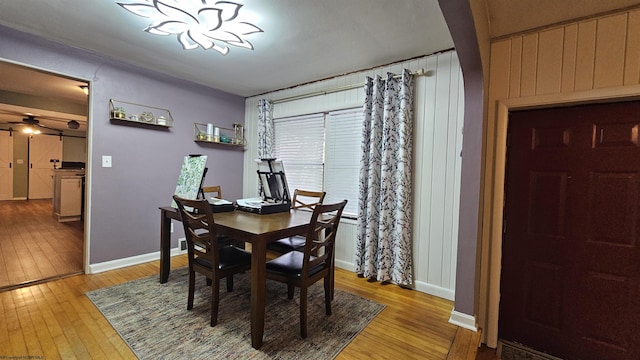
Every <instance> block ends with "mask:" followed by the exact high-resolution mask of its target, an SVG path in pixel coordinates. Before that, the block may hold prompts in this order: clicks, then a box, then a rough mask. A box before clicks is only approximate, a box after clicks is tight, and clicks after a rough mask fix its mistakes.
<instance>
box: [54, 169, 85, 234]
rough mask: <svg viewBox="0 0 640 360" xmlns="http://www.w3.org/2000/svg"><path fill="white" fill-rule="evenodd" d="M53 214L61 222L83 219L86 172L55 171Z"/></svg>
mask: <svg viewBox="0 0 640 360" xmlns="http://www.w3.org/2000/svg"><path fill="white" fill-rule="evenodd" d="M53 181H54V189H53V214H54V215H55V216H56V217H57V218H58V221H59V222H66V221H78V220H81V219H82V207H83V203H84V201H83V197H84V170H73V169H71V170H64V169H58V170H55V171H54V179H53Z"/></svg>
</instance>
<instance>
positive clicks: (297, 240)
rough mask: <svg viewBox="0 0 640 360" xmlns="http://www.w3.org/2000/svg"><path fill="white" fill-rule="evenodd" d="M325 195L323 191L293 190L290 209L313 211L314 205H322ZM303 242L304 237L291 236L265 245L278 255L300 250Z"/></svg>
mask: <svg viewBox="0 0 640 360" xmlns="http://www.w3.org/2000/svg"><path fill="white" fill-rule="evenodd" d="M326 194H327V193H326V192H324V191H309V190H300V189H295V191H294V192H293V199H291V208H292V209H309V210H313V209H314V208H315V206H316V205H318V204H322V201H323V200H324V197H325V195H326ZM304 242H305V237H304V236H291V237H288V238H284V239H280V240H278V241H276V242H273V243H271V244H269V245H267V249H269V250H271V251H273V252H276V253H278V254H285V253H288V252H289V251H294V250H302V248H303V247H304Z"/></svg>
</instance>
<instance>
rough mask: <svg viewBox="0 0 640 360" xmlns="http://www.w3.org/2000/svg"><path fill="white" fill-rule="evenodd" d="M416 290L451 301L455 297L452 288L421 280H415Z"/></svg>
mask: <svg viewBox="0 0 640 360" xmlns="http://www.w3.org/2000/svg"><path fill="white" fill-rule="evenodd" d="M416 290H417V291H420V292H423V293H426V294H429V295H433V296H437V297H439V298H443V299H447V300H450V301H453V300H454V298H455V292H454V291H453V290H451V289H446V288H443V287H440V286H435V285H432V284H428V283H426V282H422V281H416Z"/></svg>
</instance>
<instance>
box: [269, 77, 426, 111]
mask: <svg viewBox="0 0 640 360" xmlns="http://www.w3.org/2000/svg"><path fill="white" fill-rule="evenodd" d="M428 74H429V72H428V71H425V70H424V69H419V70H417V71H414V72H412V73H411V75H415V76H424V75H428ZM393 77H394V78H399V77H402V75H394V76H393ZM362 85H363V84H353V85H345V86H340V87H336V88H332V89H327V90H318V91H313V92H308V93H304V94H300V95H294V96H288V97H284V98H281V99H276V100H272V101H271V103H272V104H278V103H282V102H287V101H292V100H300V99H306V98H310V97H314V96H320V95H327V94H332V93H335V92H340V91H347V90H353V89H357V88H360V87H362Z"/></svg>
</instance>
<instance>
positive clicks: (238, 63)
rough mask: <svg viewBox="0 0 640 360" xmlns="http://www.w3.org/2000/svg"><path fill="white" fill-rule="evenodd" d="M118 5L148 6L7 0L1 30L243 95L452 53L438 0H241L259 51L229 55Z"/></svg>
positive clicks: (0, 13)
mask: <svg viewBox="0 0 640 360" xmlns="http://www.w3.org/2000/svg"><path fill="white" fill-rule="evenodd" d="M118 1H119V2H123V3H135V2H138V3H140V2H145V0H100V1H98V0H85V1H78V0H47V1H42V0H20V1H3V3H2V5H0V24H2V25H5V26H8V27H12V28H15V29H18V30H22V31H26V32H29V33H33V34H36V35H39V36H43V37H45V38H49V39H52V40H55V41H58V42H61V43H64V44H68V45H72V46H75V47H79V48H84V49H88V50H91V51H94V52H96V53H99V54H103V55H107V56H110V57H113V58H115V59H118V60H122V61H125V62H128V63H131V64H135V65H139V66H142V67H145V68H150V69H153V70H157V71H160V72H163V73H166V74H169V75H173V76H175V77H178V78H182V79H186V80H189V81H193V82H196V83H200V84H203V85H206V86H209V87H213V88H217V89H222V90H224V91H227V92H229V93H232V94H237V95H241V96H251V95H256V94H259V93H264V92H267V91H271V90H274V89H279V88H284V87H289V86H293V85H297V84H301V83H305V82H309V81H314V80H318V79H323V78H326V77H331V76H335V75H338V74H342V73H345V72H350V71H353V70H358V69H364V68H369V67H374V66H379V65H384V64H388V63H391V62H395V61H399V60H404V59H408V58H412V57H416V56H420V55H425V54H430V53H434V52H437V51H440V50H445V49H449V48H452V47H453V41H452V40H451V36H450V35H449V31H448V29H447V26H446V24H445V21H444V18H443V16H442V13H441V11H440V7H439V6H438V2H437V0H401V1H393V0H348V1H345V0H321V1H308V0H307V1H300V0H268V1H265V0H242V1H240V0H238V1H239V2H242V3H244V4H245V5H244V6H243V7H242V8H241V9H240V12H239V18H242V19H247V20H250V21H251V22H253V23H255V25H257V26H259V27H260V28H261V29H263V32H262V33H254V34H250V35H247V36H246V37H245V38H246V39H247V40H249V41H250V42H251V43H252V44H253V45H254V48H255V50H253V51H251V50H248V49H244V48H238V47H230V51H229V53H228V54H227V55H226V56H222V55H221V54H220V53H218V52H216V51H214V50H203V49H202V48H198V49H196V50H183V48H182V46H181V45H180V44H179V42H178V41H177V38H176V36H174V35H170V36H159V35H154V34H150V33H148V32H145V31H143V29H144V28H146V27H147V25H148V24H149V20H148V19H145V18H142V17H139V16H136V15H134V14H132V13H130V12H128V11H126V10H125V9H123V8H122V7H120V6H119V5H118V4H117V2H118ZM189 1H192V2H196V3H198V4H201V3H202V0H189ZM148 2H149V3H151V2H152V1H150V0H149V1H148ZM162 2H165V3H169V4H178V3H185V2H187V1H186V0H162ZM207 2H208V3H209V4H214V3H215V0H208V1H207Z"/></svg>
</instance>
